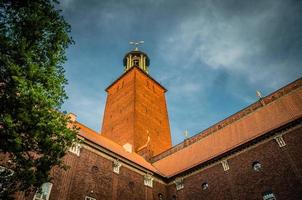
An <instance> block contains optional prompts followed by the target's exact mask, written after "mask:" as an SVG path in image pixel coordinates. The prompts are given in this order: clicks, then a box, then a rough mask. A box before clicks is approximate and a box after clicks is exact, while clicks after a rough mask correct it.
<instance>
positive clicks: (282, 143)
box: [275, 135, 286, 147]
mask: <svg viewBox="0 0 302 200" xmlns="http://www.w3.org/2000/svg"><path fill="white" fill-rule="evenodd" d="M275 140H276V142H277V143H278V145H279V147H284V146H285V145H286V143H285V141H284V139H283V137H282V135H280V136H277V137H275Z"/></svg>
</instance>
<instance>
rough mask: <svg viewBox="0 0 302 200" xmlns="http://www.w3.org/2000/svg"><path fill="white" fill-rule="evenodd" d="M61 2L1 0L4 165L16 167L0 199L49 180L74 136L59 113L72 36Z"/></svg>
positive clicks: (0, 89) (1, 149) (0, 98)
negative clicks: (66, 53)
mask: <svg viewBox="0 0 302 200" xmlns="http://www.w3.org/2000/svg"><path fill="white" fill-rule="evenodd" d="M57 4H58V2H57V1H52V0H0V104H1V109H0V110H1V111H0V154H1V155H2V157H3V155H6V158H8V160H7V159H6V160H5V163H4V164H3V163H2V164H1V165H5V167H8V168H9V169H11V170H13V171H14V174H13V176H10V180H9V183H8V185H9V186H10V187H6V190H3V188H2V190H1V187H0V190H1V191H0V199H1V195H2V198H4V196H5V195H6V196H7V195H10V194H12V193H14V192H15V191H20V190H21V191H25V190H28V189H30V188H36V187H39V186H40V185H41V184H42V183H44V182H47V181H49V180H50V177H49V174H50V169H51V168H52V167H54V166H60V167H64V163H63V162H62V157H63V156H64V155H65V153H66V151H67V148H68V147H69V146H71V145H72V143H73V142H74V141H75V140H76V131H77V130H76V129H75V128H74V127H72V128H70V127H69V128H68V127H67V125H68V123H69V118H68V117H66V115H64V114H63V113H62V112H59V110H60V109H61V105H62V103H63V102H64V100H65V99H66V98H67V96H66V93H65V88H64V87H65V85H66V84H67V80H66V78H65V77H64V69H63V66H62V64H63V63H64V62H65V61H66V56H65V50H66V48H67V47H68V46H69V45H70V44H72V43H73V40H72V38H71V37H70V36H69V33H70V26H69V25H68V23H67V22H66V21H65V20H64V18H63V17H62V15H61V14H60V12H61V11H60V10H58V9H57V8H56V5H57ZM2 169H3V168H2ZM3 173H4V172H3ZM6 178H7V177H6ZM0 181H1V179H0ZM2 181H3V180H2ZM0 184H1V183H0ZM2 187H3V184H2Z"/></svg>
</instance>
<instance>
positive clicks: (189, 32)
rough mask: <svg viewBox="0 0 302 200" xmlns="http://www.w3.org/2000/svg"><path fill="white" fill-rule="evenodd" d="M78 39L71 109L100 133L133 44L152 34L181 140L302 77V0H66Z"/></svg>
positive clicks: (71, 59) (148, 47)
mask: <svg viewBox="0 0 302 200" xmlns="http://www.w3.org/2000/svg"><path fill="white" fill-rule="evenodd" d="M60 7H61V8H62V9H63V15H64V17H65V19H66V20H67V21H68V22H69V23H70V25H71V27H72V33H71V35H72V37H73V39H74V40H75V45H72V46H71V47H70V48H69V49H68V51H67V57H68V61H67V62H66V63H65V69H66V75H67V78H68V80H69V85H68V86H67V88H66V89H67V93H68V95H69V99H68V100H67V101H66V103H65V104H64V106H63V108H64V109H65V110H67V111H68V112H73V113H75V114H77V116H78V120H79V121H80V122H82V123H84V124H86V125H87V126H88V127H90V128H92V129H94V130H96V131H99V130H100V128H101V122H102V116H103V111H104V104H105V101H106V93H105V91H104V89H105V88H106V87H107V86H108V85H109V84H110V83H112V82H113V81H114V80H115V79H116V78H117V77H119V76H120V75H121V74H122V73H123V66H122V59H123V56H124V55H125V53H126V52H127V51H130V50H131V48H132V47H131V46H130V45H129V44H128V43H129V41H133V40H144V41H145V44H144V45H143V46H142V48H141V50H143V51H145V52H146V53H147V54H148V55H149V57H150V60H151V64H150V75H151V76H152V77H154V78H155V79H156V80H157V81H159V82H160V83H161V84H162V85H163V86H165V87H166V88H167V89H168V92H167V93H166V97H167V105H168V111H169V118H170V127H171V133H172V139H173V144H177V143H179V142H181V141H182V140H183V139H184V136H183V134H182V133H183V131H184V130H186V129H187V130H188V132H189V136H192V135H195V134H197V133H199V132H200V131H202V130H203V129H206V128H207V127H209V126H211V125H212V124H215V123H216V122H218V121H220V120H222V119H224V118H226V117H228V116H229V115H231V114H233V113H235V112H237V111H239V110H240V109H242V108H244V107H246V106H248V105H249V104H251V103H253V102H255V101H256V100H257V97H256V90H260V91H261V92H262V94H263V95H268V94H269V93H271V92H273V91H275V90H276V89H278V88H280V87H282V86H284V85H286V84H288V83H290V82H292V81H294V80H295V79H297V78H299V77H301V75H302V65H301V63H302V1H299V0H296V1H294V0H292V1H291V0H287V1H284V0H259V1H257V0H253V1H242V0H221V1H217V0H216V1H215V0H214V1H213V0H211V1H210V0H201V1H196V0H192V1H190V0H186V1H183V0H145V1H142V0H128V1H125V0H123V1H122V0H121V1H109V0H108V1H107V0H106V1H105V0H86V1H81V0H64V1H61V5H60Z"/></svg>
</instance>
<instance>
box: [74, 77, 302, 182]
mask: <svg viewBox="0 0 302 200" xmlns="http://www.w3.org/2000/svg"><path fill="white" fill-rule="evenodd" d="M299 118H302V79H298V80H296V81H294V82H293V83H291V84H289V85H287V86H285V87H284V88H281V89H280V90H278V91H276V92H274V93H272V94H271V95H269V96H267V97H265V98H263V99H262V100H261V101H258V102H256V103H254V104H252V105H250V106H248V107H247V108H245V109H243V110H241V111H239V112H238V113H236V114H234V115H232V116H230V117H228V118H226V119H225V120H222V121H221V122H219V123H217V124H216V125H214V126H212V127H210V128H208V129H206V130H205V131H203V132H201V133H200V134H198V135H196V136H193V137H191V138H189V139H187V140H186V141H185V142H183V143H181V144H179V145H176V146H175V147H173V148H171V149H169V150H167V151H166V152H164V153H162V154H160V155H158V156H156V157H155V159H154V162H153V163H152V164H151V163H149V162H147V161H146V160H145V159H144V158H143V157H142V156H140V155H138V154H136V153H129V152H127V151H125V150H124V148H123V147H122V146H120V145H119V144H116V143H115V142H113V141H111V140H109V139H107V138H105V137H103V136H102V135H101V134H98V133H97V132H95V131H93V130H91V129H89V128H88V127H86V126H84V125H83V124H81V123H79V122H76V123H77V125H78V127H79V128H80V132H79V135H80V136H82V137H84V138H85V139H86V140H88V141H91V142H93V143H95V144H97V145H99V146H100V147H102V148H105V149H107V150H109V151H111V152H113V153H114V154H116V155H118V156H121V157H123V158H125V159H127V160H129V161H131V162H133V163H135V164H137V165H139V166H141V167H143V168H145V169H148V170H150V171H152V172H154V173H157V174H159V175H162V176H165V177H167V178H169V177H172V176H174V175H176V174H178V173H181V172H183V171H186V170H188V169H190V168H192V167H194V166H196V165H199V164H201V163H203V162H206V161H208V160H210V159H212V158H215V157H217V156H219V155H221V154H223V153H226V152H228V151H230V150H232V149H234V148H236V147H238V146H240V145H242V144H244V143H247V142H249V141H251V140H253V139H255V138H257V137H259V136H261V135H263V134H265V133H267V132H269V131H271V130H273V129H276V128H278V127H280V126H282V125H285V124H287V123H289V122H291V121H294V120H295V119H299ZM184 158H185V159H184Z"/></svg>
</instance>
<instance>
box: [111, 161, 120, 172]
mask: <svg viewBox="0 0 302 200" xmlns="http://www.w3.org/2000/svg"><path fill="white" fill-rule="evenodd" d="M121 166H122V163H121V162H120V161H119V160H114V161H113V167H112V170H113V172H114V173H116V174H119V173H120V168H121Z"/></svg>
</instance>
